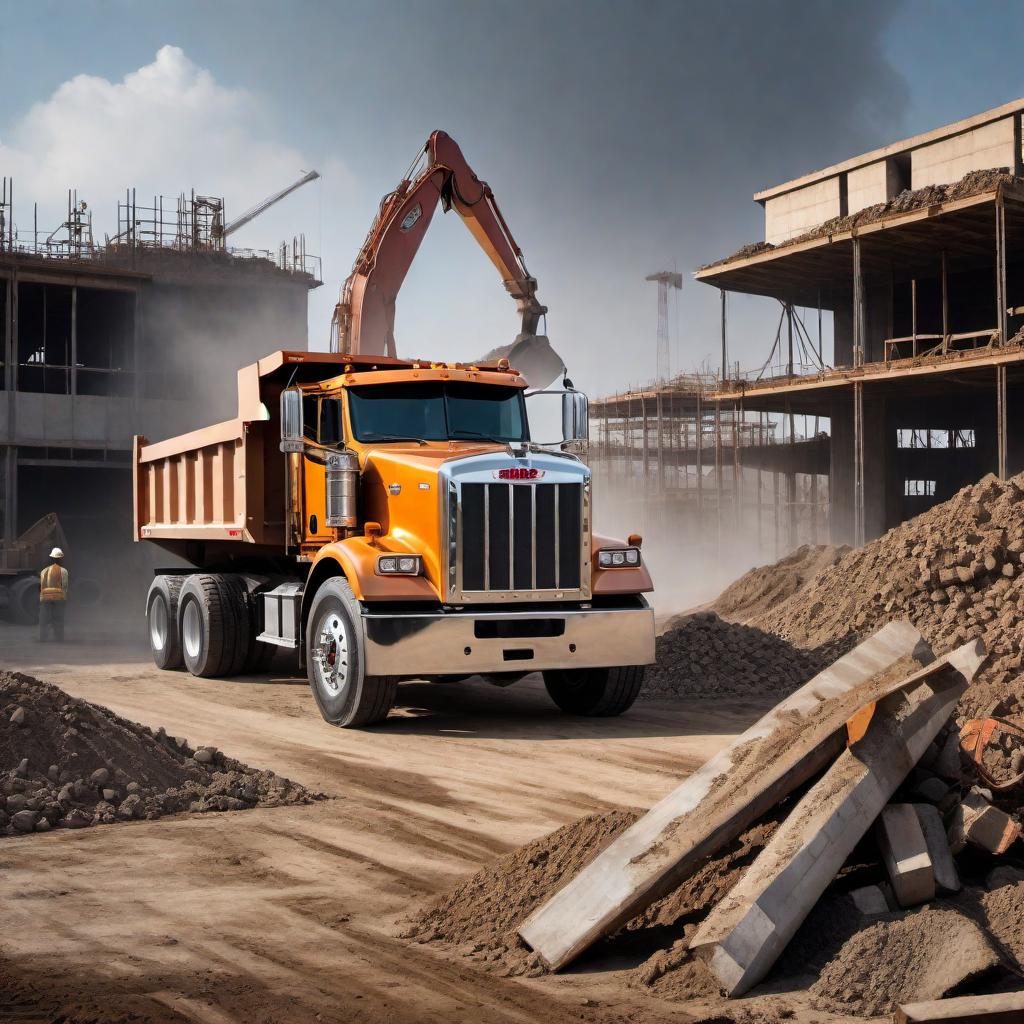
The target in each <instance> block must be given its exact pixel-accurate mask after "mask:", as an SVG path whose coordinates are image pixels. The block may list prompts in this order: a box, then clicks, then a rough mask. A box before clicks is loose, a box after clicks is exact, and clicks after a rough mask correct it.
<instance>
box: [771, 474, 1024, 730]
mask: <svg viewBox="0 0 1024 1024" xmlns="http://www.w3.org/2000/svg"><path fill="white" fill-rule="evenodd" d="M897 618H907V619H909V620H910V621H911V622H913V623H914V625H915V626H917V628H918V629H919V630H920V631H921V633H922V635H923V636H924V637H925V639H926V640H928V642H929V643H930V644H931V645H932V648H933V649H934V650H935V652H936V654H942V653H944V652H946V651H948V650H950V649H952V648H954V647H957V646H959V645H960V644H963V643H966V642H967V641H968V640H969V639H973V638H974V637H978V636H980V637H981V638H982V639H983V640H984V641H985V645H986V648H987V649H988V651H989V652H990V657H989V660H988V661H987V663H986V664H985V665H984V666H983V668H982V670H981V671H980V672H979V674H978V676H977V677H976V679H975V682H974V684H973V685H972V687H971V688H970V690H969V691H968V693H967V694H966V695H965V697H964V699H963V701H962V702H961V710H962V711H963V712H964V713H966V714H968V715H973V714H984V713H986V712H988V711H991V710H992V708H993V706H995V705H997V704H1001V708H1000V710H1001V711H1002V712H1003V713H1007V712H1011V713H1013V712H1020V711H1024V677H1022V675H1021V672H1020V670H1021V665H1022V662H1024V658H1022V654H1021V624H1022V622H1024V474H1022V475H1020V476H1017V477H1013V478H1011V479H1010V480H1006V481H1001V480H998V479H997V478H996V477H994V476H991V475H989V476H986V477H985V478H984V479H982V480H981V481H979V482H978V483H977V484H975V485H974V486H972V487H965V488H963V490H961V491H960V492H959V493H957V494H956V495H954V496H953V497H952V498H951V499H950V500H949V501H946V502H943V503H942V504H940V505H936V506H935V507H934V508H931V509H929V510H928V511H927V512H925V513H923V514H922V515H919V516H917V517H916V518H914V519H911V520H908V521H907V522H906V523H903V524H901V525H900V526H898V527H896V528H895V529H893V530H890V531H889V532H888V533H886V534H885V535H884V536H882V537H879V538H878V539H877V540H875V541H872V542H871V543H870V544H867V545H866V546H864V547H863V548H858V549H856V550H853V551H850V552H848V553H847V554H846V555H844V556H843V557H842V558H840V559H839V561H838V562H837V563H836V564H835V565H834V566H832V567H831V568H829V569H826V570H825V571H824V572H822V573H820V574H819V575H818V576H816V577H815V578H814V579H813V580H811V581H810V582H809V583H808V584H806V585H805V586H804V587H802V588H801V589H800V590H799V592H798V593H795V594H793V595H792V596H791V597H790V598H788V599H786V600H785V601H782V602H781V603H780V604H778V605H776V606H774V607H771V608H769V609H767V610H766V611H764V612H763V613H762V614H760V615H757V616H755V617H754V618H752V619H751V625H754V626H757V627H758V628H760V629H763V630H765V631H768V632H771V633H774V634H776V635H777V636H780V637H783V638H785V639H786V640H788V641H789V642H790V643H793V644H796V645H798V646H799V647H804V648H811V649H817V648H821V647H822V645H825V644H834V645H838V646H840V647H842V646H843V645H844V644H845V645H846V646H849V645H850V644H852V643H854V642H856V641H858V640H860V639H863V638H865V637H867V636H869V635H870V634H872V633H874V632H875V631H876V630H877V629H879V628H880V627H881V626H883V625H884V624H885V623H887V622H889V621H891V620H892V619H897Z"/></svg>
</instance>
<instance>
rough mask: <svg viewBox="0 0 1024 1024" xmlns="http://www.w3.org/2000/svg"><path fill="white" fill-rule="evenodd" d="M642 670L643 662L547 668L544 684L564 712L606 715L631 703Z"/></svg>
mask: <svg viewBox="0 0 1024 1024" xmlns="http://www.w3.org/2000/svg"><path fill="white" fill-rule="evenodd" d="M644 672H645V667H644V666H643V665H626V666H625V667H623V668H577V669H549V670H548V671H547V672H545V673H544V685H545V686H546V687H547V691H548V694H549V695H550V696H551V699H552V700H553V701H554V702H555V703H556V704H557V705H558V706H559V707H560V708H561V709H562V710H563V711H565V712H566V713H567V714H570V715H590V716H594V717H605V718H609V717H611V716H613V715H621V714H622V712H623V711H626V710H628V709H629V708H630V707H631V706H632V704H633V701H635V700H636V698H637V694H638V693H639V692H640V687H641V686H642V685H643V682H644Z"/></svg>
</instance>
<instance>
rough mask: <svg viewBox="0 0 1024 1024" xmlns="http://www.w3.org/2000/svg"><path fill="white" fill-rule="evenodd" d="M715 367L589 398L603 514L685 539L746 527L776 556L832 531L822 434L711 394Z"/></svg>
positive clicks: (757, 545) (757, 548)
mask: <svg viewBox="0 0 1024 1024" xmlns="http://www.w3.org/2000/svg"><path fill="white" fill-rule="evenodd" d="M720 389H721V377H720V376H719V375H717V374H713V373H702V374H683V375H680V376H677V377H674V378H672V379H671V380H668V381H662V382H659V383H657V384H651V385H649V386H648V387H645V388H637V389H634V390H630V391H624V392H619V393H616V394H614V395H608V396H605V397H602V398H598V399H595V400H594V401H593V402H591V405H590V412H591V421H592V422H591V438H590V452H589V461H590V464H591V467H592V468H593V471H594V473H595V476H596V477H597V478H598V480H599V486H598V488H597V492H596V493H597V498H596V500H597V503H598V511H599V514H602V518H604V513H606V512H608V511H609V509H608V505H609V504H613V505H614V506H615V508H614V509H613V510H611V512H612V518H613V521H615V522H616V525H620V526H621V528H622V529H625V528H626V527H627V526H629V527H635V528H638V529H641V530H642V531H643V532H644V533H645V535H650V536H653V537H654V538H656V539H663V538H666V537H675V538H678V539H680V540H682V539H684V538H685V539H687V540H688V541H690V542H693V541H698V542H699V541H700V540H701V539H703V540H704V541H706V540H707V539H708V538H710V537H716V538H719V539H720V538H721V536H722V535H723V534H724V536H725V538H727V539H728V541H729V543H733V544H734V543H735V538H736V537H737V535H739V534H742V535H743V536H744V539H745V541H749V548H748V550H749V552H750V554H751V555H754V556H755V557H776V558H777V557H779V556H780V555H781V554H783V553H785V552H786V551H789V550H791V549H792V548H793V547H796V546H797V545H798V544H800V543H807V542H809V543H817V542H820V541H822V540H824V539H825V538H826V537H827V536H828V534H829V523H828V511H829V506H828V486H827V480H828V476H827V474H828V439H827V437H825V436H824V435H821V436H815V435H814V433H813V432H812V433H811V434H810V435H809V436H802V435H801V434H798V433H796V431H795V430H794V429H793V428H794V424H793V423H788V422H781V423H780V422H778V421H776V420H775V419H773V418H771V417H769V416H766V415H765V414H763V413H751V412H748V411H747V410H745V409H743V408H741V405H740V403H739V402H738V401H733V402H724V401H713V400H712V398H711V396H712V395H715V394H716V393H718V392H719V391H720Z"/></svg>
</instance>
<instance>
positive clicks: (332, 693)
mask: <svg viewBox="0 0 1024 1024" xmlns="http://www.w3.org/2000/svg"><path fill="white" fill-rule="evenodd" d="M361 639H362V634H361V630H360V624H359V604H358V602H357V601H356V599H355V595H354V594H353V593H352V588H351V587H350V586H349V585H348V581H347V580H345V579H344V578H343V577H340V576H333V577H331V578H330V579H328V580H325V581H324V582H323V583H322V584H321V585H320V588H319V590H317V592H316V595H315V596H314V597H313V603H312V605H311V606H310V609H309V617H308V619H307V620H306V674H307V676H308V678H309V686H310V689H311V690H312V691H313V697H314V698H315V699H316V704H317V707H318V708H319V709H320V714H321V715H322V716H323V718H324V720H325V721H327V722H330V723H331V724H332V725H338V726H341V727H343V728H353V727H356V726H362V725H373V724H374V723H376V722H383V721H384V719H385V718H387V717H388V712H389V711H390V710H391V706H392V705H393V704H394V702H395V692H396V690H397V689H398V681H397V679H396V678H395V677H394V676H367V675H366V674H365V672H364V671H363V659H362V645H361Z"/></svg>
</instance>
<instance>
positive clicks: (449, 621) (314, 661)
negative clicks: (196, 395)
mask: <svg viewBox="0 0 1024 1024" xmlns="http://www.w3.org/2000/svg"><path fill="white" fill-rule="evenodd" d="M438 205H440V206H441V207H442V209H444V210H446V211H447V210H451V209H455V211H456V212H457V213H458V214H459V216H460V217H461V218H462V219H463V220H464V221H465V223H466V225H467V227H468V228H469V230H470V232H471V233H472V234H473V236H474V238H476V240H477V241H478V242H479V243H480V245H481V247H482V248H483V249H484V251H485V252H486V253H487V255H488V256H489V257H490V259H491V261H492V263H494V265H495V267H497V269H498V272H499V273H500V274H501V278H502V281H503V282H504V284H505V288H506V289H507V291H508V292H509V294H510V295H511V296H512V297H513V299H515V301H516V306H517V308H518V310H519V313H520V316H521V318H522V319H521V325H520V332H519V335H518V336H517V337H516V339H515V341H514V343H513V344H512V345H511V346H510V348H509V350H508V351H507V352H504V351H503V350H499V351H497V352H495V353H492V354H491V355H490V356H489V357H487V358H485V359H481V360H479V361H478V362H474V363H470V364H464V363H456V362H437V361H434V360H430V359H417V358H401V357H399V356H398V354H397V345H396V343H395V330H394V327H395V303H396V300H397V297H398V292H399V289H400V288H401V286H402V282H403V281H404V280H405V277H406V274H407V273H408V270H409V267H410V265H411V263H412V260H413V259H414V257H415V255H416V252H417V250H418V248H419V245H420V243H421V241H422V239H423V235H424V232H425V231H426V229H427V226H428V225H429V224H430V221H431V219H432V217H433V215H434V213H435V211H436V210H437V207H438ZM545 312H546V310H545V307H544V306H543V305H541V303H540V301H539V300H538V298H537V282H536V280H535V279H534V278H533V277H531V275H530V274H529V273H528V272H527V270H526V265H525V262H524V260H523V254H522V251H521V250H520V248H519V246H518V245H517V244H516V242H515V239H514V238H513V237H512V234H511V232H510V231H509V229H508V225H507V224H506V223H505V219H504V217H503V216H502V215H501V211H500V209H499V208H498V204H497V203H496V202H495V199H494V195H493V193H492V192H491V190H490V188H489V187H488V185H487V184H486V182H483V181H481V180H480V179H479V178H478V177H477V176H476V175H475V174H474V173H473V171H472V170H471V169H470V168H469V166H468V165H467V163H466V160H465V158H464V157H463V155H462V153H461V151H460V150H459V147H458V146H457V145H456V144H455V143H454V142H453V141H452V140H451V138H450V137H449V136H448V135H446V134H445V133H444V132H434V133H433V134H432V135H431V136H430V138H429V140H428V141H427V144H426V146H425V147H424V150H423V152H422V153H421V154H420V156H419V157H418V158H417V160H416V161H414V163H413V166H412V167H410V169H409V170H408V172H407V173H406V175H405V177H404V178H403V179H402V181H401V182H400V183H399V185H398V188H396V189H395V190H394V191H392V192H389V193H388V194H387V195H386V196H385V197H384V199H383V200H382V202H381V204H380V208H379V210H378V212H377V215H376V217H375V218H374V221H373V224H372V226H371V228H370V232H369V234H368V235H367V236H366V240H365V241H364V242H363V245H362V247H361V248H360V250H359V253H358V255H357V257H356V260H355V265H354V266H353V268H352V273H351V274H350V275H349V277H348V280H347V281H346V282H345V284H344V286H343V288H342V291H341V299H340V301H339V302H338V304H337V307H336V308H335V311H334V316H333V319H332V332H331V333H332V336H331V346H330V348H331V350H330V351H329V352H310V351H301V352H298V351H281V352H275V353H272V354H271V355H269V356H267V357H265V358H264V359H261V360H259V361H258V362H257V363H255V364H253V365H252V366H248V367H244V368H243V369H241V370H240V371H239V373H238V415H237V417H236V418H235V419H233V420H229V421H228V422H226V423H220V424H215V425H213V426H210V427H206V428H205V429H203V430H197V431H193V432H192V433H190V434H185V435H183V436H181V437H177V438H170V439H168V440H165V441H159V442H157V443H155V444H150V443H149V442H148V441H147V440H146V439H145V438H143V437H137V438H136V439H135V445H134V463H135V466H134V484H135V536H136V538H137V539H138V540H140V541H149V542H152V543H155V544H157V545H159V546H160V547H162V548H164V549H165V550H167V551H170V552H172V553H174V554H176V555H179V556H180V557H182V558H184V559H185V560H186V561H187V562H189V563H190V567H189V568H185V569H182V570H161V571H160V574H159V575H157V577H156V578H155V579H154V581H153V584H152V586H151V587H150V590H149V594H148V596H147V599H146V616H147V622H148V626H149V636H150V647H151V650H152V653H153V660H154V661H155V662H156V664H157V665H158V666H159V667H160V668H164V669H175V668H179V667H185V668H187V669H188V670H189V671H190V672H191V673H192V674H193V675H197V676H203V677H216V676H224V675H234V674H237V673H239V672H246V671H254V670H257V669H258V668H259V667H260V666H262V665H265V664H266V663H267V657H268V652H272V651H273V649H274V648H285V649H289V650H292V651H294V652H295V653H296V655H297V657H298V661H299V663H300V664H304V666H305V669H306V673H307V677H308V679H309V684H310V688H311V689H312V692H313V696H314V698H315V700H316V704H317V707H318V708H319V710H320V713H321V715H322V716H323V718H324V719H325V720H326V721H328V722H330V723H332V724H334V725H338V726H343V727H348V728H352V727H363V726H368V725H373V724H374V723H376V722H380V721H382V720H383V719H384V718H385V717H386V716H387V714H388V711H389V709H390V708H391V707H392V704H393V703H394V701H395V698H396V688H397V686H398V684H399V682H401V681H403V680H408V679H430V680H444V681H454V680H458V679H465V678H467V677H470V676H473V675H481V676H483V677H485V678H487V679H490V680H491V681H492V682H495V683H497V684H498V685H501V686H505V685H508V684H509V683H512V682H515V681H516V680H518V679H521V678H523V677H524V676H526V675H528V674H529V673H532V672H540V673H542V674H543V678H544V685H545V687H546V689H547V691H548V694H549V695H550V697H551V699H552V700H553V701H554V703H555V704H556V705H557V706H558V707H559V708H561V709H562V710H563V711H565V712H566V713H568V714H575V715H588V716H612V715H619V714H622V713H623V712H624V711H626V710H627V709H628V708H629V707H630V705H631V704H632V703H633V701H634V700H635V699H636V697H637V694H638V693H639V691H640V687H641V685H642V682H643V678H644V671H645V666H647V665H648V664H650V663H651V662H652V661H653V660H654V617H653V613H652V611H651V608H650V606H649V605H648V603H647V601H646V598H645V596H644V595H645V594H647V593H649V592H650V591H651V590H652V588H653V584H652V582H651V577H650V574H649V573H648V571H647V568H646V565H645V564H644V561H643V558H642V555H641V550H640V548H641V542H642V538H641V537H640V536H639V535H637V534H631V535H630V536H629V537H628V538H627V539H625V540H618V539H616V538H612V537H604V536H602V535H600V534H598V533H597V532H596V530H595V529H594V523H593V505H592V501H593V495H592V480H591V474H590V470H589V469H588V468H587V467H586V465H585V464H584V463H583V461H582V459H581V458H580V457H579V454H577V453H582V452H583V451H585V449H586V443H587V432H588V425H587V400H586V397H585V396H584V395H582V394H581V393H580V392H578V391H576V390H575V389H574V388H573V387H572V384H571V383H570V382H569V381H568V380H567V379H563V381H562V384H561V387H559V388H555V389H553V390H547V389H548V388H549V386H550V385H551V383H552V381H553V380H554V379H555V378H556V377H557V376H558V374H559V372H562V371H564V366H563V364H562V360H561V359H559V358H558V356H557V355H556V354H555V353H554V352H553V351H552V349H551V346H550V345H549V344H548V340H547V338H546V337H545V336H543V335H541V334H538V329H539V327H540V323H541V318H542V317H543V316H544V314H545ZM538 393H541V394H548V395H552V396H557V397H558V401H559V403H560V407H561V415H560V420H561V423H560V426H561V437H560V438H555V437H550V438H548V439H547V440H548V443H547V444H541V443H538V441H537V440H536V438H537V422H536V420H534V422H533V423H532V429H531V418H530V417H528V415H527V404H528V399H530V398H532V397H533V396H534V395H536V394H538Z"/></svg>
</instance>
